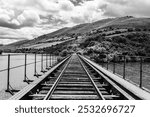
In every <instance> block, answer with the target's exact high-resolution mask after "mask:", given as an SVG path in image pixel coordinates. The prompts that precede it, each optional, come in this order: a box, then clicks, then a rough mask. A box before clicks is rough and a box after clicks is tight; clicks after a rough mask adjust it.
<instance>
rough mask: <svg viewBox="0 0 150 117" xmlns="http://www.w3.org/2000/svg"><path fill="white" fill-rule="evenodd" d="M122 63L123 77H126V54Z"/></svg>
mask: <svg viewBox="0 0 150 117" xmlns="http://www.w3.org/2000/svg"><path fill="white" fill-rule="evenodd" d="M123 60H124V63H123V79H125V77H126V56H124V59H123Z"/></svg>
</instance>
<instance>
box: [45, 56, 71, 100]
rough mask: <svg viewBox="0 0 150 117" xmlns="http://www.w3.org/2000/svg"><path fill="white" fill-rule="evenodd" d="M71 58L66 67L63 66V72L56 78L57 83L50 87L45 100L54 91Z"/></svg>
mask: <svg viewBox="0 0 150 117" xmlns="http://www.w3.org/2000/svg"><path fill="white" fill-rule="evenodd" d="M70 60H71V58H70V59H69V60H68V62H67V64H66V65H65V67H64V68H63V70H62V71H61V73H60V74H59V76H58V78H57V79H56V81H55V83H54V84H53V86H52V87H51V88H50V90H49V92H48V93H47V95H46V96H45V98H44V100H49V99H50V98H51V96H52V94H53V92H54V90H55V89H56V87H57V85H58V83H59V81H60V79H61V77H62V75H63V73H64V72H65V70H66V68H67V67H68V65H69V63H70Z"/></svg>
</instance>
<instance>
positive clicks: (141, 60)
mask: <svg viewBox="0 0 150 117" xmlns="http://www.w3.org/2000/svg"><path fill="white" fill-rule="evenodd" d="M142 67H143V59H142V57H140V88H142V72H143V69H142Z"/></svg>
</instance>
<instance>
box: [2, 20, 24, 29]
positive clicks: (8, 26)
mask: <svg viewBox="0 0 150 117" xmlns="http://www.w3.org/2000/svg"><path fill="white" fill-rule="evenodd" d="M0 26H1V27H7V28H12V29H20V28H21V27H23V26H18V25H16V24H13V23H9V22H5V21H2V20H0Z"/></svg>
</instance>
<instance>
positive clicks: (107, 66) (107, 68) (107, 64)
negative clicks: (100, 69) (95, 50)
mask: <svg viewBox="0 0 150 117" xmlns="http://www.w3.org/2000/svg"><path fill="white" fill-rule="evenodd" d="M107 70H108V54H107Z"/></svg>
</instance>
